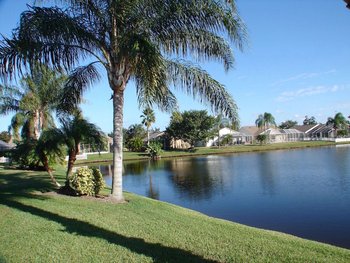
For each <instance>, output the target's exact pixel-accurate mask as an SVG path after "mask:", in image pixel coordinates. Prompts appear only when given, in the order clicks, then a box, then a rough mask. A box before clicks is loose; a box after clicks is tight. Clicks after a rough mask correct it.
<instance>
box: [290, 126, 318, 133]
mask: <svg viewBox="0 0 350 263" xmlns="http://www.w3.org/2000/svg"><path fill="white" fill-rule="evenodd" d="M319 125H320V124H312V125H295V126H294V127H292V128H293V129H297V130H298V131H301V132H304V133H308V132H309V131H311V130H312V129H314V128H315V127H317V126H319Z"/></svg>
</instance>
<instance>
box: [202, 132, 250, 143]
mask: <svg viewBox="0 0 350 263" xmlns="http://www.w3.org/2000/svg"><path fill="white" fill-rule="evenodd" d="M218 135H219V136H215V137H214V138H212V139H210V140H208V141H207V142H206V145H205V146H206V147H211V146H214V145H218V143H219V141H221V140H222V139H223V138H225V137H226V136H228V135H230V136H231V137H232V142H231V143H232V144H242V143H245V142H246V139H247V138H246V137H247V136H246V135H245V134H244V133H241V132H238V131H235V130H232V129H230V128H227V127H225V128H222V129H220V130H219V134H218ZM219 137H220V140H219Z"/></svg>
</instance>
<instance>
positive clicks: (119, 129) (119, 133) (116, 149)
mask: <svg viewBox="0 0 350 263" xmlns="http://www.w3.org/2000/svg"><path fill="white" fill-rule="evenodd" d="M123 106H124V89H122V88H119V89H117V88H116V89H113V176H112V193H111V197H112V198H113V199H114V200H116V201H118V202H122V201H124V196H123V177H122V176H123Z"/></svg>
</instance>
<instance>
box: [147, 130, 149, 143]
mask: <svg viewBox="0 0 350 263" xmlns="http://www.w3.org/2000/svg"><path fill="white" fill-rule="evenodd" d="M147 146H149V128H148V127H147Z"/></svg>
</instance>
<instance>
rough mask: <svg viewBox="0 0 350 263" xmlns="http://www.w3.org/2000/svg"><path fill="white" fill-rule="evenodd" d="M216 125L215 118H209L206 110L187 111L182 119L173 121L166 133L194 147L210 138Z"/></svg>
mask: <svg viewBox="0 0 350 263" xmlns="http://www.w3.org/2000/svg"><path fill="white" fill-rule="evenodd" d="M214 125H215V118H214V117H213V116H209V115H208V112H207V111H205V110H201V111H196V110H192V111H185V112H184V113H182V114H181V117H176V118H175V117H173V118H172V119H171V121H170V125H169V127H168V128H167V129H166V132H167V133H168V135H170V136H171V137H173V138H175V139H182V140H184V141H186V142H188V143H189V144H191V145H192V146H193V145H194V144H195V142H198V141H203V140H206V139H207V138H209V137H210V136H211V135H212V129H213V127H214Z"/></svg>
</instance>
